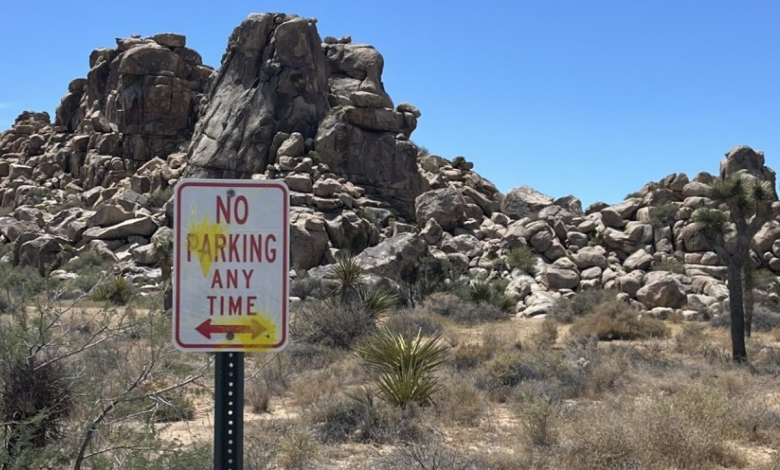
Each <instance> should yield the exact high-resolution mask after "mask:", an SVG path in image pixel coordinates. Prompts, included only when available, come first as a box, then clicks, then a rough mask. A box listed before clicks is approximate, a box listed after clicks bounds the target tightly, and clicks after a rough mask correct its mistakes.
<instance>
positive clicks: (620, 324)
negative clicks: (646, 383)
mask: <svg viewBox="0 0 780 470" xmlns="http://www.w3.org/2000/svg"><path fill="white" fill-rule="evenodd" d="M569 334H570V335H571V336H572V337H574V338H577V337H580V338H582V337H589V336H595V337H596V338H598V339H599V340H602V341H612V340H637V339H648V338H663V337H666V336H667V335H668V334H669V329H668V328H667V327H666V325H664V322H663V321H661V320H657V319H654V318H648V317H646V316H644V317H640V316H639V314H638V313H637V312H636V310H634V309H633V308H632V307H630V306H629V305H627V304H625V303H623V302H619V301H617V300H614V301H610V302H605V303H602V304H600V305H598V306H597V307H595V309H594V310H593V312H592V313H589V314H587V315H585V316H583V317H579V318H578V319H576V320H575V321H574V323H573V324H572V325H571V328H570V329H569Z"/></svg>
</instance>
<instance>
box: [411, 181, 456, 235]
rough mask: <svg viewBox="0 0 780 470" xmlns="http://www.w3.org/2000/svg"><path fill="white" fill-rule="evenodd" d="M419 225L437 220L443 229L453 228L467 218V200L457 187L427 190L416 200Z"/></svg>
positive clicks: (422, 225)
mask: <svg viewBox="0 0 780 470" xmlns="http://www.w3.org/2000/svg"><path fill="white" fill-rule="evenodd" d="M414 210H415V217H416V219H417V225H418V226H420V227H424V226H425V224H426V223H428V221H429V220H431V219H433V220H435V221H436V222H437V223H438V224H439V225H440V226H441V228H442V229H444V230H448V231H449V230H452V229H454V228H455V227H457V226H458V225H460V224H461V223H462V222H463V221H464V220H466V200H465V199H464V198H463V195H462V194H461V192H460V191H459V190H457V189H455V188H443V189H434V190H431V191H426V192H424V193H423V194H420V195H419V196H417V199H415V201H414Z"/></svg>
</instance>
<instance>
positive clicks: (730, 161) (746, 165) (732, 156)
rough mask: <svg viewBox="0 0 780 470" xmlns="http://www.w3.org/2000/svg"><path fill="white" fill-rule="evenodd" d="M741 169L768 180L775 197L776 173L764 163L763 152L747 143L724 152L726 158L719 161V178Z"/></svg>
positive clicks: (726, 176) (727, 176) (724, 177)
mask: <svg viewBox="0 0 780 470" xmlns="http://www.w3.org/2000/svg"><path fill="white" fill-rule="evenodd" d="M742 170H745V171H746V172H747V173H748V174H750V175H751V176H754V177H756V178H758V179H760V180H764V181H768V182H769V184H770V187H771V188H772V193H773V194H774V198H775V199H777V193H776V192H775V180H776V175H775V172H774V170H772V169H771V168H769V167H768V166H766V165H765V161H764V152H761V151H758V152H757V151H755V150H753V149H752V148H750V147H748V146H747V145H739V146H737V147H734V148H732V149H731V150H729V151H728V153H726V158H724V159H723V160H722V161H721V162H720V177H721V179H726V178H729V177H730V176H732V175H734V174H736V173H737V172H739V171H742Z"/></svg>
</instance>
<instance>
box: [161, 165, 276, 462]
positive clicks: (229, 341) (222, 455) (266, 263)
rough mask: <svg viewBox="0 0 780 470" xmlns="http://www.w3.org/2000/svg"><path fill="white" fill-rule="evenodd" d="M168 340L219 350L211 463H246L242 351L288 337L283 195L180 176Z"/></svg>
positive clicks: (251, 183) (260, 186)
mask: <svg viewBox="0 0 780 470" xmlns="http://www.w3.org/2000/svg"><path fill="white" fill-rule="evenodd" d="M174 212H175V218H174V237H175V238H174V270H175V271H174V284H173V286H174V296H173V343H174V345H175V346H176V347H177V348H178V349H180V350H182V351H185V352H215V353H217V354H216V362H215V416H214V426H215V429H214V468H215V470H240V469H242V468H243V425H244V418H243V411H244V353H245V352H269V351H272V352H275V351H280V350H282V349H283V348H284V347H285V346H286V344H287V340H288V323H289V318H288V311H287V306H288V294H287V292H288V285H287V284H288V272H289V264H290V263H289V252H290V249H289V243H290V242H289V238H290V237H289V225H290V223H289V193H288V190H287V187H286V186H285V185H284V183H282V182H278V181H262V180H258V181H255V180H206V179H186V180H183V181H181V182H180V183H179V184H178V185H177V186H176V193H175V197H174Z"/></svg>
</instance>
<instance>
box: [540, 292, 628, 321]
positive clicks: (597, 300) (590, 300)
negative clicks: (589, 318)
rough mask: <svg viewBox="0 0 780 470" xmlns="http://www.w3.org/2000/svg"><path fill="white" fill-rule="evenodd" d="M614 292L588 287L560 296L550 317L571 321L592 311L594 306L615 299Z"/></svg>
mask: <svg viewBox="0 0 780 470" xmlns="http://www.w3.org/2000/svg"><path fill="white" fill-rule="evenodd" d="M615 297H616V292H615V291H612V290H609V289H589V290H585V291H582V292H580V293H578V294H577V295H574V296H573V297H568V298H562V299H560V300H558V301H557V302H556V303H555V306H554V307H553V311H552V317H553V318H554V319H556V320H558V321H560V322H562V323H571V322H573V321H574V320H575V319H576V318H578V317H581V316H584V315H586V314H588V313H591V312H593V310H594V309H595V308H596V306H598V305H601V304H603V303H604V302H609V301H613V300H615Z"/></svg>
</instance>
